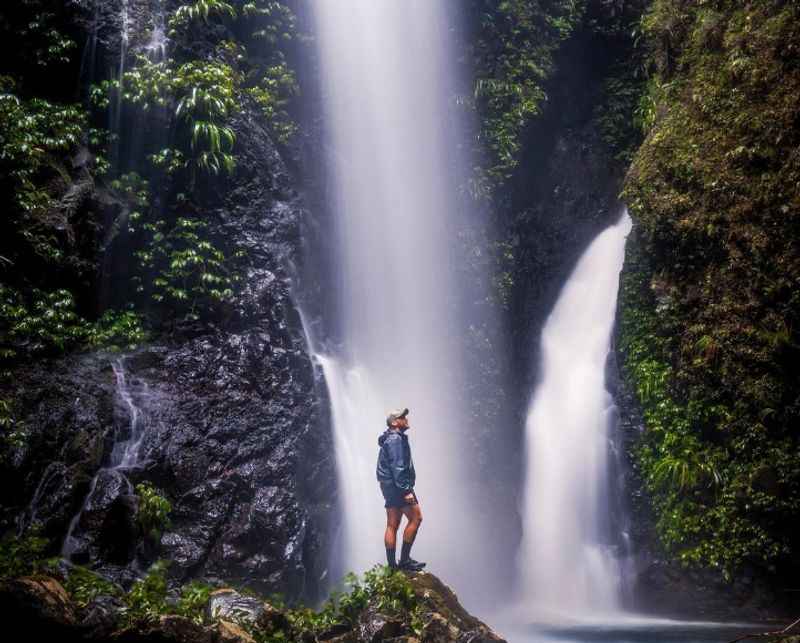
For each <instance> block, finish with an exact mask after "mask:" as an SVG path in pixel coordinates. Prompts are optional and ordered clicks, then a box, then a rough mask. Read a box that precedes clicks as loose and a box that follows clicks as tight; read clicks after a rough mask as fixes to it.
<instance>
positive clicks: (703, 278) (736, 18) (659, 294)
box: [620, 0, 800, 578]
mask: <svg viewBox="0 0 800 643" xmlns="http://www.w3.org/2000/svg"><path fill="white" fill-rule="evenodd" d="M642 25H643V28H644V37H645V38H646V40H647V43H648V46H649V61H650V65H651V72H652V73H651V77H650V81H649V85H648V91H647V93H646V94H645V96H644V98H643V99H642V102H641V104H640V105H639V108H638V116H639V118H640V120H641V121H642V122H643V123H644V124H645V126H646V127H647V137H646V140H645V141H644V143H643V144H642V146H641V147H640V148H639V150H638V151H637V152H636V155H635V157H634V159H633V163H632V165H631V168H630V170H629V172H628V175H627V177H626V180H625V190H624V197H625V200H626V202H627V203H628V205H629V207H630V211H631V214H632V216H633V217H634V219H635V222H636V234H635V236H634V237H633V238H632V239H631V242H630V244H629V249H628V258H627V262H626V268H625V271H624V276H623V284H622V291H621V293H622V301H621V320H620V323H621V335H620V351H621V354H622V356H623V359H624V370H625V374H626V377H627V378H628V381H629V382H630V383H631V384H632V386H633V387H634V388H635V391H636V392H637V395H638V399H639V401H640V402H641V405H642V407H643V411H644V421H645V432H644V434H643V437H642V439H641V441H640V443H639V444H638V445H637V446H636V448H635V451H636V460H637V463H638V466H639V467H640V472H641V475H642V478H643V480H644V482H645V484H646V487H647V489H648V490H649V494H650V496H651V498H652V501H653V508H654V511H655V515H656V518H657V529H658V532H659V535H660V538H661V542H662V543H663V545H664V546H665V547H666V550H667V552H669V554H670V556H672V557H673V558H676V559H680V560H682V561H685V562H687V563H689V562H693V563H700V564H702V565H707V566H711V567H713V568H718V569H719V570H720V571H722V573H723V574H724V575H725V577H727V578H734V577H735V578H740V577H741V576H740V575H741V572H742V570H743V569H746V568H752V567H754V566H755V567H756V568H760V569H761V570H763V571H768V572H771V573H773V574H777V575H782V576H784V577H788V576H789V575H790V574H791V573H793V572H792V570H796V569H797V566H798V564H799V563H800V541H798V531H797V529H796V524H795V523H796V520H797V516H798V513H799V512H800V434H799V433H798V422H799V421H800V377H798V376H800V370H798V369H799V367H798V364H799V363H800V362H798V358H799V357H800V334H799V333H800V325H799V324H800V297H799V296H798V292H800V290H799V289H798V286H800V245H799V242H800V154H798V150H799V149H800V147H798V145H799V144H800V102H798V96H800V64H798V61H800V6H798V5H797V3H791V2H790V3H787V2H780V1H769V0H753V1H748V2H729V1H723V0H716V1H706V2H687V1H683V0H656V1H655V2H653V4H652V6H651V7H650V9H649V11H648V13H647V14H646V16H645V18H644V19H643V22H642Z"/></svg>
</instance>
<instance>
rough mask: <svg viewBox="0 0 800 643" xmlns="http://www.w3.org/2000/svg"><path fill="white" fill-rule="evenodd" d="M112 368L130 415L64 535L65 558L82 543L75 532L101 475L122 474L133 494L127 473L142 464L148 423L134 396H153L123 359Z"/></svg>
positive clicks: (122, 406) (122, 410)
mask: <svg viewBox="0 0 800 643" xmlns="http://www.w3.org/2000/svg"><path fill="white" fill-rule="evenodd" d="M111 367H112V369H113V371H114V379H115V381H116V385H117V405H118V406H117V408H118V413H119V415H121V416H122V417H124V418H127V426H125V427H124V428H123V429H122V430H120V429H119V428H117V429H115V440H114V446H113V448H112V450H111V456H110V462H109V463H108V465H107V466H105V467H101V468H100V469H99V470H98V471H97V473H96V474H95V476H94V478H92V483H91V485H90V487H89V493H87V494H86V497H85V498H84V500H83V503H82V505H81V508H80V509H79V510H78V512H77V513H76V514H75V515H74V516H73V518H72V520H71V521H70V524H69V528H68V529H67V535H66V536H65V537H64V542H63V543H62V545H61V555H62V556H64V557H65V558H70V557H71V556H72V554H74V553H75V551H76V550H77V548H78V547H79V546H80V541H79V539H78V538H76V536H75V532H76V531H77V530H78V529H79V527H80V522H81V516H83V513H84V512H85V511H86V509H87V507H89V505H90V503H91V502H92V498H93V497H94V495H95V490H96V489H97V482H98V480H99V479H100V476H102V475H114V476H119V477H120V478H121V480H122V482H123V483H124V486H125V488H126V489H127V493H128V494H133V486H132V485H131V483H130V481H129V480H128V478H127V476H126V475H125V472H126V471H129V470H131V469H133V468H136V467H138V466H140V455H141V448H142V441H143V440H144V437H145V429H146V423H145V419H144V417H143V415H142V411H141V409H140V407H139V406H138V404H137V403H136V401H134V396H135V397H136V398H137V399H138V400H140V401H141V400H144V399H147V398H148V396H149V390H148V386H147V384H146V383H141V384H137V385H131V384H130V383H129V382H128V379H127V377H126V373H125V365H124V362H123V359H122V358H120V359H118V360H115V361H114V362H112V363H111Z"/></svg>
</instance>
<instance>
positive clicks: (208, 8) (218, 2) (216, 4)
mask: <svg viewBox="0 0 800 643" xmlns="http://www.w3.org/2000/svg"><path fill="white" fill-rule="evenodd" d="M226 16H227V17H229V18H235V17H236V9H234V8H233V5H231V4H230V3H228V2H225V0H193V2H190V3H189V4H185V5H183V6H181V7H178V8H177V9H176V10H175V13H174V14H172V16H171V17H170V19H169V27H170V29H171V31H172V32H171V35H172V36H173V37H174V36H175V35H176V34H177V30H178V29H180V28H181V27H185V26H186V25H187V24H189V23H191V22H192V21H198V20H202V21H203V22H206V23H207V22H208V20H209V18H213V17H220V18H222V17H226Z"/></svg>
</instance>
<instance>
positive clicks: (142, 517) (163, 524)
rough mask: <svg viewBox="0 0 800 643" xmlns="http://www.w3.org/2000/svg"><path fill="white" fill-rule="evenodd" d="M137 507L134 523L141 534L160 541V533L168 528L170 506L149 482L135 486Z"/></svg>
mask: <svg viewBox="0 0 800 643" xmlns="http://www.w3.org/2000/svg"><path fill="white" fill-rule="evenodd" d="M136 497H137V500H138V506H137V509H136V522H138V523H139V527H140V528H141V529H142V533H144V534H145V536H147V537H148V538H152V539H153V540H160V538H161V532H163V531H164V530H165V529H168V528H169V527H170V519H169V513H170V511H172V504H171V503H170V502H169V500H167V499H166V498H165V497H164V496H162V495H161V494H160V493H158V490H157V489H156V488H155V487H153V485H152V484H151V483H149V482H140V483H139V484H137V485H136Z"/></svg>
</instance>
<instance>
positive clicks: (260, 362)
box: [0, 3, 336, 599]
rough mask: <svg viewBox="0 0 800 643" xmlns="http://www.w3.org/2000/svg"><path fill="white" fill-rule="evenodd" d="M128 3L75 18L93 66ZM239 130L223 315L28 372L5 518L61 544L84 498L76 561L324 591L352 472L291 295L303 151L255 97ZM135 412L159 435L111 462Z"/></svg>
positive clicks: (146, 15)
mask: <svg viewBox="0 0 800 643" xmlns="http://www.w3.org/2000/svg"><path fill="white" fill-rule="evenodd" d="M130 9H131V12H130V15H129V20H130V29H131V36H130V42H131V43H132V45H131V46H133V45H135V44H136V43H139V44H141V42H142V41H143V36H142V33H143V32H144V30H145V27H149V23H144V22H142V21H145V20H149V19H150V17H151V16H152V11H151V8H150V7H149V4H148V3H132V4H131V6H130ZM116 15H117V14H116V13H115V5H114V3H97V11H95V12H94V13H93V14H92V13H79V14H78V20H77V24H78V27H76V28H82V29H86V30H88V33H87V34H86V36H85V38H84V39H85V42H86V47H87V50H86V52H85V55H84V61H87V60H89V59H90V58H91V60H92V63H91V64H94V65H96V66H97V67H98V68H99V67H102V66H104V65H107V66H109V67H111V68H116V67H118V66H119V60H118V54H119V51H120V49H119V48H118V46H117V45H119V42H117V41H116V40H115V37H114V34H115V33H118V28H119V25H118V24H116V22H117V21H116V20H115V16H116ZM115 56H117V58H115ZM85 64H86V65H89V63H85ZM84 71H85V70H84ZM155 124H157V123H155ZM232 128H233V130H234V132H235V134H236V140H237V149H236V153H237V160H238V171H237V172H236V174H235V176H233V177H231V178H230V179H228V180H227V183H226V184H225V186H224V190H222V189H220V190H216V189H215V187H214V184H212V183H210V184H209V185H208V187H207V193H206V194H205V195H203V198H204V199H205V200H204V203H205V204H206V205H205V212H204V218H205V221H206V223H207V224H208V226H209V231H210V236H211V237H212V238H214V239H217V240H219V241H220V243H222V244H223V246H224V247H225V248H237V249H241V250H244V251H245V252H246V254H247V262H246V267H245V269H244V271H243V274H242V285H241V288H239V289H238V290H237V292H236V294H235V297H234V299H233V301H232V302H230V303H229V305H228V306H227V307H226V309H225V311H224V314H222V315H219V316H217V317H215V318H214V319H200V320H198V321H196V322H181V323H178V324H173V325H171V326H169V327H164V328H162V329H161V330H158V332H156V333H155V335H154V336H153V338H152V340H151V342H149V343H148V344H146V345H145V346H143V347H142V348H140V349H138V350H136V351H135V352H133V353H124V354H114V353H107V352H102V351H100V352H88V353H82V354H75V355H72V356H68V357H65V358H60V359H50V360H41V361H37V362H35V363H29V364H26V365H20V366H19V367H18V368H16V370H15V371H14V377H13V379H10V380H6V381H5V382H4V383H3V384H2V397H3V398H6V399H13V400H15V408H17V409H19V414H18V417H17V420H18V423H19V425H20V426H24V427H26V429H27V431H28V441H27V444H26V445H25V446H24V447H23V448H21V449H18V450H17V451H16V452H14V454H13V459H11V460H10V461H9V462H8V463H5V464H4V465H3V467H2V472H0V475H2V481H3V484H2V491H0V494H2V495H0V507H2V515H1V519H2V523H3V527H4V528H6V529H12V530H19V531H21V530H23V529H24V528H26V527H28V526H30V525H32V524H40V525H41V526H42V527H43V530H44V534H45V535H46V536H47V537H49V538H50V539H51V542H52V545H51V548H50V551H49V553H52V554H55V553H58V551H57V549H58V545H59V544H60V543H62V541H63V540H64V538H65V536H66V535H67V531H68V530H69V529H70V523H71V520H72V519H73V517H75V516H76V515H77V514H78V512H79V511H80V510H81V508H82V507H84V506H85V508H84V510H83V511H82V513H81V515H80V520H79V521H78V522H77V524H76V525H75V526H74V531H73V533H72V539H71V542H70V543H69V549H70V550H71V553H72V555H73V558H74V560H75V561H76V562H82V563H86V564H88V565H90V566H91V567H93V568H95V569H98V570H99V571H101V572H103V573H104V574H106V575H107V576H109V577H112V578H114V579H116V580H117V581H119V582H121V583H122V584H123V585H127V584H129V583H130V582H131V581H132V580H133V579H134V578H135V576H136V575H137V574H139V573H141V572H142V571H143V570H144V569H145V568H146V566H147V565H148V564H149V563H150V562H152V561H153V560H155V558H156V557H166V558H169V559H171V560H173V561H174V564H173V566H172V568H171V570H170V574H171V575H172V577H173V580H175V581H180V580H184V579H188V578H191V577H224V578H226V579H229V580H232V581H236V582H240V583H243V584H246V585H249V586H252V587H255V588H258V589H259V590H261V591H263V592H265V593H266V592H281V593H283V594H284V595H286V596H287V598H291V599H296V598H299V597H304V598H307V599H316V598H317V597H318V593H319V591H320V589H321V587H322V586H323V584H324V581H322V580H321V579H322V578H324V576H325V566H326V561H327V553H328V552H327V550H328V531H329V530H328V520H329V519H330V518H329V517H330V514H331V512H330V507H331V505H332V503H333V498H334V493H335V487H336V482H335V474H334V463H333V460H332V447H331V445H330V436H329V434H328V432H327V426H326V422H325V417H326V415H325V414H326V411H325V409H324V406H325V404H326V397H325V390H324V386H322V385H321V382H320V381H319V375H318V374H317V373H316V372H315V368H314V366H313V364H312V362H311V359H310V356H309V355H308V353H307V347H306V344H305V339H304V334H303V329H302V326H301V322H300V317H299V315H298V312H297V309H296V307H295V301H294V300H293V295H292V276H293V272H294V269H295V266H296V265H297V264H298V262H299V261H301V257H300V253H299V244H300V236H299V229H300V225H301V222H302V220H303V219H304V218H307V217H308V216H309V213H308V211H307V209H306V208H305V206H304V204H303V202H302V200H301V198H300V197H299V196H298V194H297V191H296V190H295V188H294V185H295V184H296V179H295V177H294V176H293V175H292V174H291V173H290V171H289V170H288V169H287V164H286V162H285V159H286V158H287V154H290V153H291V152H290V151H289V150H287V149H283V148H279V147H278V146H276V144H275V143H274V142H273V140H272V137H271V136H270V134H269V133H268V131H267V129H266V128H265V124H264V122H263V116H261V115H260V113H259V112H258V110H257V108H256V106H255V105H252V104H244V105H242V110H241V112H240V113H239V114H238V115H237V116H236V118H235V119H234V121H233V123H232ZM79 178H80V177H79ZM83 178H86V181H85V182H86V183H87V185H86V190H87V191H88V194H87V195H84V197H83V198H82V204H84V205H83V209H82V216H84V217H85V218H89V220H90V226H89V227H90V228H92V229H95V230H99V231H100V233H99V234H98V236H100V237H101V238H102V236H104V235H105V236H106V237H107V238H109V239H112V240H113V242H112V243H107V244H105V245H104V246H103V251H105V252H106V254H105V256H101V257H100V258H99V260H98V270H100V271H101V273H102V271H103V270H106V271H108V270H110V273H106V274H104V275H103V274H100V277H99V278H98V281H103V280H105V282H106V283H107V286H108V291H109V293H110V295H109V296H110V297H111V298H112V299H113V297H114V293H115V291H116V292H119V291H129V290H131V289H132V286H131V285H130V284H129V283H127V282H125V281H122V279H123V277H124V275H125V266H124V265H121V264H124V263H125V261H126V260H124V257H123V258H122V259H120V257H119V251H120V247H121V245H122V244H124V242H125V239H124V236H117V235H116V232H115V230H114V229H113V228H114V226H118V225H119V224H118V221H119V219H120V217H121V216H123V214H124V212H123V205H122V204H120V203H117V202H115V201H114V200H113V198H111V196H110V193H109V192H108V191H107V190H106V189H105V187H104V186H103V184H102V182H101V181H99V180H98V181H96V182H95V181H93V180H92V178H91V176H88V178H87V177H83ZM82 185H83V183H80V185H79V183H78V182H76V184H75V189H77V188H78V187H80V186H82ZM68 191H69V190H68ZM115 222H116V223H115ZM115 253H116V254H117V256H116V257H114V256H113V255H114V254H115ZM112 364H116V365H117V369H118V370H119V371H120V372H121V373H122V374H123V377H124V383H122V382H121V380H120V378H119V373H115V370H114V369H113V368H112ZM133 413H137V414H139V417H138V419H137V420H136V422H137V423H138V424H137V426H138V427H139V428H140V429H141V430H142V432H143V437H142V442H141V447H140V449H139V452H138V457H136V458H135V462H134V464H133V466H131V467H127V466H123V467H121V468H118V469H113V468H110V465H111V464H112V463H113V462H114V455H115V454H113V453H112V452H113V449H114V445H115V443H116V444H117V445H118V446H119V443H121V442H123V441H124V440H126V439H129V438H130V432H131V427H132V426H133V422H134V419H133V417H132V414H133ZM143 480H147V481H150V482H152V483H153V484H154V485H155V486H156V487H157V488H159V489H160V490H161V492H162V493H163V494H164V495H165V497H166V498H167V499H168V500H169V501H170V503H171V504H172V507H173V509H172V512H171V514H170V518H171V522H172V524H171V527H170V528H169V529H168V530H167V531H166V532H165V533H164V534H163V537H162V539H161V546H160V548H158V547H155V546H153V545H152V543H150V544H148V543H146V542H144V541H142V539H141V538H140V535H139V532H138V531H137V525H136V522H135V514H136V502H137V501H136V496H135V494H134V487H135V485H136V484H137V483H138V482H140V481H143Z"/></svg>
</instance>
